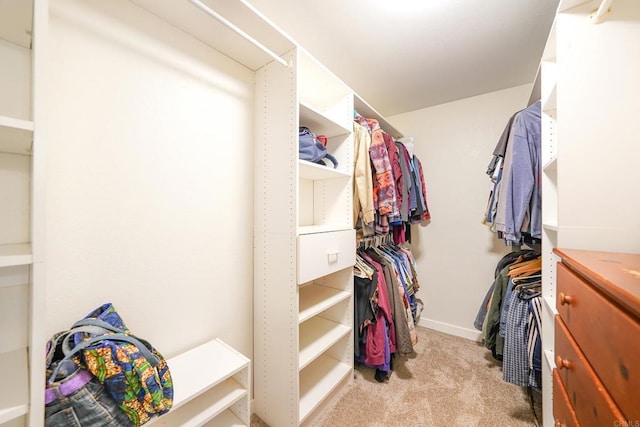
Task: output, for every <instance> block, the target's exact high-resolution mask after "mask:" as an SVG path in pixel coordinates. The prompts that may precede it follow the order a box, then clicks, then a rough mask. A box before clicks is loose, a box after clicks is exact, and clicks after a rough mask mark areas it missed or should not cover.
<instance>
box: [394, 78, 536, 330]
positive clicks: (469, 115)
mask: <svg viewBox="0 0 640 427" xmlns="http://www.w3.org/2000/svg"><path fill="white" fill-rule="evenodd" d="M530 92H531V85H523V86H518V87H515V88H511V89H506V90H502V91H498V92H492V93H488V94H484V95H480V96H476V97H473V98H467V99H463V100H460V101H455V102H450V103H447V104H442V105H437V106H435V107H430V108H425V109H422V110H417V111H412V112H409V113H405V114H401V115H397V116H393V117H389V118H388V119H389V121H390V122H392V123H393V124H394V126H396V127H397V128H398V129H401V130H402V133H403V134H404V135H406V136H413V137H414V142H415V154H416V155H417V156H418V158H419V159H420V160H421V162H422V166H423V169H424V175H425V180H426V182H427V199H428V203H429V210H430V212H431V216H432V220H431V222H430V223H429V224H428V225H426V226H420V227H418V226H413V229H412V232H413V241H412V244H411V248H412V250H413V252H414V256H415V258H416V262H417V266H418V274H419V279H420V284H421V286H420V291H419V293H418V296H419V297H420V298H421V299H422V300H423V301H424V304H425V307H424V311H423V312H422V316H421V324H422V325H423V326H427V327H430V328H433V329H437V330H441V331H443V332H448V333H451V334H455V335H459V336H463V337H467V338H471V339H477V338H478V337H479V331H477V330H476V329H474V327H473V321H474V320H475V317H476V314H477V312H478V308H479V307H480V304H481V303H482V300H483V298H484V296H485V294H486V292H487V290H488V289H489V287H490V286H491V283H492V282H493V275H494V270H495V267H496V264H497V262H498V261H499V260H500V258H501V257H502V256H503V255H504V254H505V253H507V252H508V251H509V249H508V248H506V247H505V246H504V244H503V242H502V241H501V240H498V239H497V238H496V236H495V234H494V233H492V232H491V231H490V230H489V228H488V227H487V226H485V225H483V224H482V218H483V215H484V212H485V208H486V205H487V198H488V196H489V191H490V180H489V177H488V176H487V175H486V174H485V171H486V169H487V165H488V163H489V161H490V160H491V156H492V153H493V149H494V148H495V146H496V143H497V142H498V138H499V137H500V135H501V134H502V131H503V130H504V128H505V126H506V124H507V121H508V120H509V117H510V116H511V115H512V114H513V113H515V112H516V111H518V110H520V109H522V108H524V107H526V105H527V101H528V99H529V95H530Z"/></svg>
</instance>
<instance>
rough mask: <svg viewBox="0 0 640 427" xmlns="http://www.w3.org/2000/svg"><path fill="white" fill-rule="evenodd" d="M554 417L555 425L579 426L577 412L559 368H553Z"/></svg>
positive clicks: (565, 426) (559, 426)
mask: <svg viewBox="0 0 640 427" xmlns="http://www.w3.org/2000/svg"><path fill="white" fill-rule="evenodd" d="M553 419H554V421H555V422H554V426H555V427H573V426H579V425H580V423H578V419H577V418H576V413H575V412H573V408H572V407H571V402H570V401H569V397H568V396H567V392H566V390H565V389H564V387H563V386H562V381H561V380H560V375H558V370H557V369H554V370H553Z"/></svg>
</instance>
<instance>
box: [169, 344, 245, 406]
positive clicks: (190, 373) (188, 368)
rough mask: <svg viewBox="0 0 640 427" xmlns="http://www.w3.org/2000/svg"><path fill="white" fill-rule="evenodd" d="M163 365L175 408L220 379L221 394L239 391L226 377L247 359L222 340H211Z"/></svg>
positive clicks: (237, 392) (215, 391) (243, 364)
mask: <svg viewBox="0 0 640 427" xmlns="http://www.w3.org/2000/svg"><path fill="white" fill-rule="evenodd" d="M167 364H168V365H169V369H170V370H171V379H172V380H173V384H174V395H173V408H174V409H177V408H179V407H180V406H181V405H183V404H185V403H187V402H189V401H190V400H192V399H194V398H195V397H197V396H199V395H200V394H202V393H204V392H205V391H207V390H209V389H210V388H212V387H214V386H216V385H218V384H220V383H223V382H224V385H223V386H222V387H220V389H221V391H220V392H221V393H229V394H230V395H232V396H236V395H238V394H240V391H239V390H236V389H235V385H234V383H235V381H232V382H231V383H230V384H227V382H228V381H229V377H231V376H232V375H234V374H236V373H237V372H239V371H240V370H242V369H244V368H246V367H247V366H249V359H247V358H246V357H245V356H243V355H242V354H240V353H239V352H237V351H236V350H234V349H233V348H231V347H229V346H228V345H227V344H225V343H224V342H223V341H222V340H220V339H215V340H213V341H209V342H207V343H205V344H202V345H200V346H198V347H196V348H194V349H191V350H189V351H186V352H184V353H182V354H179V355H178V356H175V357H173V358H171V359H168V360H167ZM236 384H237V383H236ZM245 391H246V390H245ZM217 392H218V388H216V390H212V394H214V393H217ZM240 397H241V396H239V397H237V398H240ZM203 400H204V399H203ZM211 403H212V402H209V404H211ZM172 411H173V409H172ZM186 412H189V413H190V412H191V411H186Z"/></svg>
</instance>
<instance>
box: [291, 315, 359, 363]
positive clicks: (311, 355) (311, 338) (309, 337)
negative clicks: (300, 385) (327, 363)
mask: <svg viewBox="0 0 640 427" xmlns="http://www.w3.org/2000/svg"><path fill="white" fill-rule="evenodd" d="M349 332H351V327H349V326H347V325H343V324H340V323H336V322H332V321H330V320H327V319H323V318H322V317H312V318H311V319H309V320H307V321H306V322H304V323H302V324H301V325H300V351H299V353H298V366H299V369H300V370H302V369H304V368H305V367H306V366H307V365H309V363H311V362H313V361H314V360H315V359H316V358H318V357H319V356H320V355H321V354H322V353H324V352H325V351H326V350H327V349H328V348H329V347H331V346H332V345H334V344H335V343H337V342H338V341H340V340H341V339H342V338H344V337H345V336H347V335H349Z"/></svg>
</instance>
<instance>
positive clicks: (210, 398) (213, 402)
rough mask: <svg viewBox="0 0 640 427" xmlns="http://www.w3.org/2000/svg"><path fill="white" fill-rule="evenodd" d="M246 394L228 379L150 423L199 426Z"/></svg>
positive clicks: (231, 379)
mask: <svg viewBox="0 0 640 427" xmlns="http://www.w3.org/2000/svg"><path fill="white" fill-rule="evenodd" d="M216 363H217V360H216V359H212V360H210V361H209V364H208V365H211V364H216ZM201 366H205V365H201ZM169 368H171V366H169ZM172 375H173V372H172ZM176 387H177V386H176ZM176 390H177V388H176ZM248 393H249V392H248V390H247V389H245V388H244V387H242V386H241V385H240V384H238V383H237V382H236V381H234V380H233V378H228V379H226V380H225V381H224V382H222V383H221V384H218V385H217V386H216V387H214V388H212V389H211V390H208V391H207V392H205V393H203V394H202V395H201V396H198V398H197V399H193V400H191V401H189V402H187V403H185V404H183V405H182V406H181V407H180V409H179V410H176V409H177V408H172V409H171V410H170V411H169V412H168V413H166V414H165V415H162V416H160V417H157V418H154V419H153V420H152V421H151V422H155V423H157V424H158V425H168V426H201V425H204V424H205V423H207V422H209V421H211V420H213V419H214V418H216V417H217V416H218V415H219V414H221V413H223V411H225V410H226V409H227V408H228V407H229V406H231V405H233V404H234V403H236V402H237V401H238V400H240V399H242V398H243V397H245V396H247V394H248ZM151 422H150V423H151ZM150 423H149V424H150Z"/></svg>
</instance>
